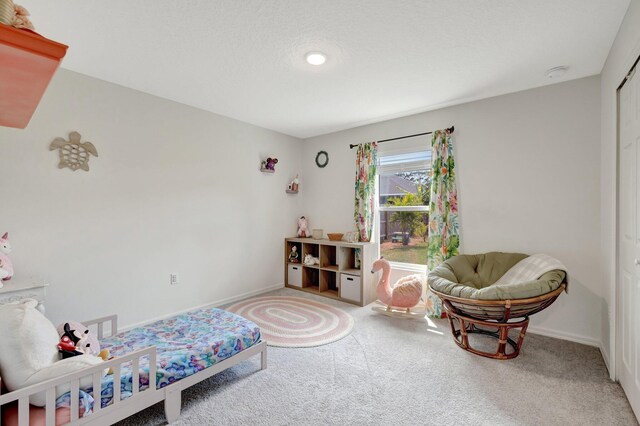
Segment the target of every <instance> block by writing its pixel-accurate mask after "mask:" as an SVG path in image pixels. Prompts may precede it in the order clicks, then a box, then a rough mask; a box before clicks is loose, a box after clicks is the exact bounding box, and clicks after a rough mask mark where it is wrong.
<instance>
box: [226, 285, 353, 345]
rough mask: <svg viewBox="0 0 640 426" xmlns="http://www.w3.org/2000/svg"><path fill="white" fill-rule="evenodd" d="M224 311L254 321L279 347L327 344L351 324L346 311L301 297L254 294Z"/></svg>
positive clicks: (344, 334)
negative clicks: (259, 295) (252, 297)
mask: <svg viewBox="0 0 640 426" xmlns="http://www.w3.org/2000/svg"><path fill="white" fill-rule="evenodd" d="M227 310H228V311H231V312H234V313H236V314H238V315H241V316H243V317H245V318H247V319H249V320H251V321H253V322H255V323H256V324H257V325H258V326H259V327H260V330H261V332H262V338H263V340H266V341H267V345H269V346H278V347H281V348H308V347H312V346H320V345H326V344H327V343H331V342H335V341H336V340H340V339H342V338H343V337H345V336H347V335H348V334H349V333H351V330H352V329H353V324H354V321H353V317H352V316H351V315H349V314H348V313H346V312H344V311H342V310H340V309H338V308H334V307H333V306H329V305H325V304H324V303H320V302H316V301H313V300H308V299H302V298H300V297H284V296H283V297H277V296H271V297H269V296H267V297H256V298H254V299H249V300H245V301H243V302H239V303H236V304H234V305H232V306H230V307H229V308H227Z"/></svg>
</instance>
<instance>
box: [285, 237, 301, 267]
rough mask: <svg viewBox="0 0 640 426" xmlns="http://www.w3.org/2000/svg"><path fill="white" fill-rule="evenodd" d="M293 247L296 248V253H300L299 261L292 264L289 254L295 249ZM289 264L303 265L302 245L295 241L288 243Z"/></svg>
mask: <svg viewBox="0 0 640 426" xmlns="http://www.w3.org/2000/svg"><path fill="white" fill-rule="evenodd" d="M293 247H295V248H296V252H297V253H298V261H297V262H290V261H289V254H290V253H291V250H292V249H293ZM286 256H287V258H286V259H287V262H288V263H302V243H296V242H293V241H287V253H286Z"/></svg>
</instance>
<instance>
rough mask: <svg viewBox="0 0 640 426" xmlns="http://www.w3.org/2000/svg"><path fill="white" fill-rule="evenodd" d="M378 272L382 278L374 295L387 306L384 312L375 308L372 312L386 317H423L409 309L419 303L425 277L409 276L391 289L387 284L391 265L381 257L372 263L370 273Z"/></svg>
mask: <svg viewBox="0 0 640 426" xmlns="http://www.w3.org/2000/svg"><path fill="white" fill-rule="evenodd" d="M379 270H382V277H380V282H379V283H378V286H377V287H376V294H377V295H378V299H379V300H380V302H382V303H383V304H385V305H387V307H386V309H384V310H380V309H376V307H374V310H377V311H379V312H382V313H386V314H388V315H389V314H391V315H393V314H397V315H395V316H413V315H416V316H418V315H421V316H423V317H424V312H422V313H414V312H412V311H411V308H413V307H415V306H416V305H418V303H420V299H421V297H422V289H423V282H424V280H425V277H424V276H422V275H409V276H406V277H402V278H400V279H399V280H398V281H397V282H396V283H395V285H394V286H393V287H391V285H390V284H389V276H390V275H391V265H390V264H389V262H388V261H387V260H386V259H384V258H382V257H381V258H380V259H378V260H376V261H375V262H373V267H372V268H371V273H372V274H375V273H376V272H378V271H379ZM393 308H401V309H402V310H401V311H397V310H395V311H394V309H393Z"/></svg>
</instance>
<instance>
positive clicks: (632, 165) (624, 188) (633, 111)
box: [616, 72, 640, 417]
mask: <svg viewBox="0 0 640 426" xmlns="http://www.w3.org/2000/svg"><path fill="white" fill-rule="evenodd" d="M639 79H640V72H636V73H635V74H634V75H632V76H631V77H630V78H628V79H627V81H626V83H625V84H624V86H623V87H622V89H620V93H619V102H620V104H619V105H620V108H619V128H620V139H619V147H618V148H619V149H618V153H619V158H618V161H619V162H618V164H619V190H620V193H619V209H618V212H619V213H618V214H619V218H618V223H619V235H618V241H619V258H618V267H619V279H618V289H617V294H618V304H617V307H618V309H617V316H618V318H617V330H618V332H617V337H618V338H617V342H618V344H617V350H616V354H617V355H616V356H617V363H616V365H617V370H618V371H617V375H618V378H619V380H620V384H621V385H622V387H623V388H624V390H625V392H626V394H627V398H628V399H629V402H630V403H631V407H632V408H633V410H634V412H635V414H636V417H639V414H640V368H639V367H640V342H639V340H640V339H639V333H640V327H639V324H640V226H639V225H640V173H639V169H640V84H639Z"/></svg>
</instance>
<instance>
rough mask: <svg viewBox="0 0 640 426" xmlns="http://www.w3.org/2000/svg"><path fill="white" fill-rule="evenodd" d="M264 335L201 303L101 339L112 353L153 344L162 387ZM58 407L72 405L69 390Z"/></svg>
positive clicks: (127, 368)
mask: <svg viewBox="0 0 640 426" xmlns="http://www.w3.org/2000/svg"><path fill="white" fill-rule="evenodd" d="M259 341H260V328H259V327H258V326H257V325H256V324H254V323H253V322H251V321H249V320H247V319H245V318H243V317H241V316H239V315H236V314H234V313H231V312H227V311H224V310H222V309H216V308H209V309H201V310H198V311H194V312H189V313H186V314H181V315H178V316H175V317H172V318H168V319H165V320H161V321H157V322H154V323H153V324H149V325H146V326H144V327H138V328H134V329H133V330H130V331H127V332H124V333H120V334H118V335H116V336H113V337H108V338H106V339H103V340H101V341H100V345H101V348H102V349H109V352H110V355H111V356H116V357H118V356H123V355H126V354H128V353H130V352H133V351H135V350H138V349H143V348H146V347H148V346H155V347H156V353H157V372H156V387H157V388H158V389H160V388H163V387H165V386H167V385H170V384H171V383H174V382H176V381H178V380H181V379H184V378H185V377H189V376H191V375H193V374H195V373H197V372H199V371H202V370H204V369H205V368H208V367H211V366H212V365H214V364H216V363H218V362H220V361H223V360H225V359H227V358H229V357H231V356H233V355H235V354H237V353H239V352H241V351H243V350H245V349H247V348H249V347H251V346H253V345H254V344H256V343H257V342H259ZM132 376H133V375H132V372H131V364H128V365H127V364H124V365H123V368H122V371H121V383H120V390H121V395H122V396H121V399H126V398H128V397H130V396H131V391H132ZM148 387H149V360H148V359H147V358H146V357H144V358H141V360H140V389H141V390H144V389H147V388H148ZM91 392H92V389H91V388H89V389H85V390H84V391H81V392H80V406H81V407H82V408H84V411H85V412H89V411H90V410H91V407H92V406H93V397H92V396H91ZM101 395H102V407H105V406H107V405H109V404H110V403H111V400H112V398H113V375H108V376H106V377H104V378H103V379H102V391H101ZM56 402H57V404H56V405H57V407H65V406H66V407H68V406H70V396H69V394H68V393H67V394H64V395H62V396H60V397H59V398H58V400H57V401H56Z"/></svg>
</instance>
